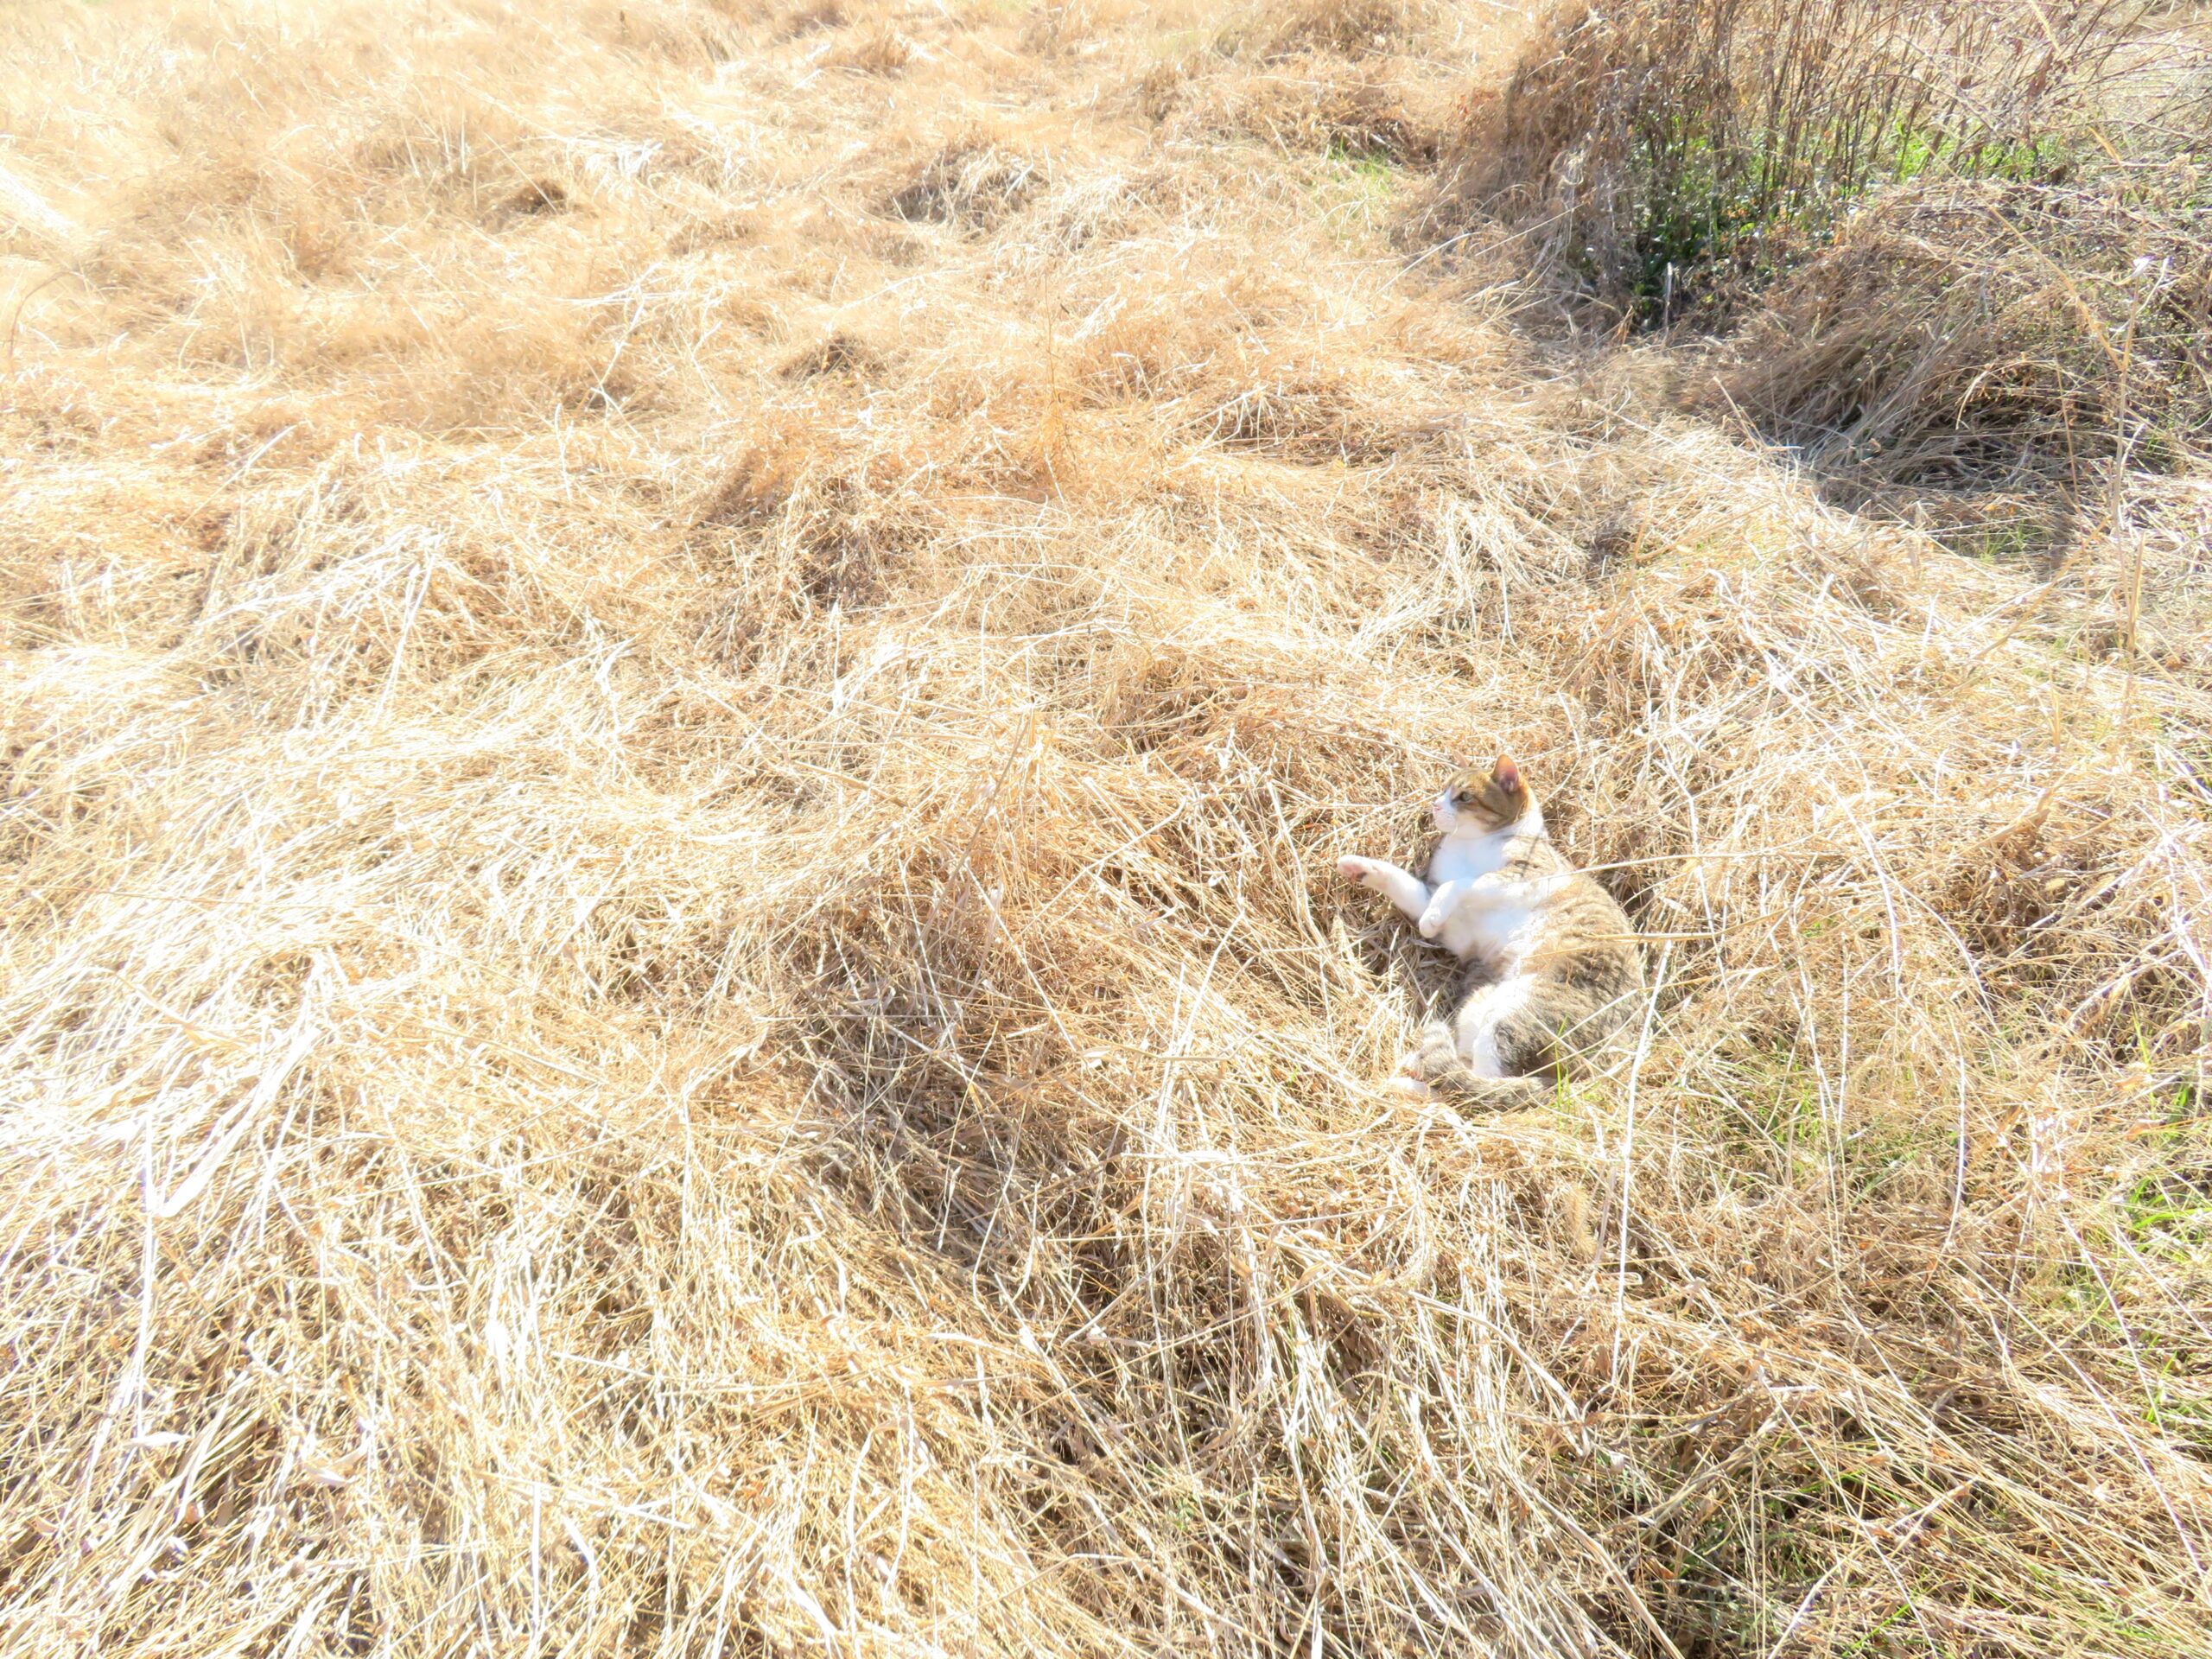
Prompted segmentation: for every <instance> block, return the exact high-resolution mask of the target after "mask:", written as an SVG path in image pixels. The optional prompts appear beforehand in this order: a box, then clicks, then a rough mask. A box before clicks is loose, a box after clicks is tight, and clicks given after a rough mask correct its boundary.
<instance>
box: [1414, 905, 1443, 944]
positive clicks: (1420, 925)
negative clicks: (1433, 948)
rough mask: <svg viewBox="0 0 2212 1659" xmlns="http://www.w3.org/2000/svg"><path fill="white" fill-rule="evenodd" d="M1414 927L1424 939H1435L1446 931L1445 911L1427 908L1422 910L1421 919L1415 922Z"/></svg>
mask: <svg viewBox="0 0 2212 1659" xmlns="http://www.w3.org/2000/svg"><path fill="white" fill-rule="evenodd" d="M1414 929H1415V931H1418V932H1419V933H1420V934H1421V938H1424V939H1433V938H1435V937H1436V936H1437V935H1438V934H1440V933H1441V932H1442V931H1444V912H1442V911H1440V910H1425V911H1423V912H1421V920H1419V921H1418V922H1416V923H1414Z"/></svg>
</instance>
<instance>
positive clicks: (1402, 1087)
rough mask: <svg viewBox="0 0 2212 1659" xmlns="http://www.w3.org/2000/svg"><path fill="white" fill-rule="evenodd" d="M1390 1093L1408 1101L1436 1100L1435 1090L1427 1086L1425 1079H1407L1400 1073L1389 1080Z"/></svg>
mask: <svg viewBox="0 0 2212 1659" xmlns="http://www.w3.org/2000/svg"><path fill="white" fill-rule="evenodd" d="M1390 1092H1391V1093H1392V1094H1394V1095H1402V1096H1405V1097H1406V1098H1407V1099H1408V1100H1434V1099H1435V1098H1436V1090H1433V1089H1432V1088H1430V1087H1429V1086H1428V1084H1427V1080H1426V1079H1424V1078H1421V1077H1408V1076H1406V1075H1405V1073H1403V1072H1400V1073H1399V1074H1398V1075H1397V1076H1396V1077H1393V1078H1391V1079H1390Z"/></svg>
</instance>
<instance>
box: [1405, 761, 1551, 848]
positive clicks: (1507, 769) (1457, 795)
mask: <svg viewBox="0 0 2212 1659" xmlns="http://www.w3.org/2000/svg"><path fill="white" fill-rule="evenodd" d="M1535 810H1536V798H1535V796H1534V795H1531V794H1530V793H1529V780H1528V779H1526V778H1523V777H1522V775H1521V768H1520V767H1519V766H1516V765H1515V764H1514V761H1513V757H1512V756H1511V755H1507V754H1501V755H1499V756H1498V757H1497V765H1496V766H1492V767H1491V768H1490V769H1489V770H1488V771H1487V772H1485V771H1484V770H1483V769H1482V768H1481V767H1479V766H1477V767H1471V768H1470V769H1469V770H1467V771H1465V772H1461V773H1460V774H1459V776H1458V777H1457V778H1454V779H1452V782H1451V785H1450V786H1449V787H1448V788H1446V790H1445V791H1444V792H1443V793H1442V794H1441V795H1440V796H1438V797H1437V798H1436V804H1435V805H1434V806H1433V807H1432V808H1430V811H1431V812H1432V813H1433V815H1434V817H1435V819H1436V827H1437V828H1438V829H1441V830H1442V831H1443V832H1444V833H1445V834H1446V835H1447V836H1449V835H1478V836H1482V835H1488V834H1490V833H1491V832H1492V831H1493V830H1497V829H1506V828H1508V827H1509V826H1510V825H1513V824H1516V823H1521V822H1522V820H1523V819H1524V818H1526V817H1529V815H1530V814H1531V813H1532V812H1534V811H1535ZM1539 822H1540V823H1541V820H1539Z"/></svg>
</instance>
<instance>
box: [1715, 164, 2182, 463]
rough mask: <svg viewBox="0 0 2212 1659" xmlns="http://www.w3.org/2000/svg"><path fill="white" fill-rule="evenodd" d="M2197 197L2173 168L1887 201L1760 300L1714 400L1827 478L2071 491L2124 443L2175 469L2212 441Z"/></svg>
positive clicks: (1971, 186)
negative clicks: (2044, 477) (2050, 481)
mask: <svg viewBox="0 0 2212 1659" xmlns="http://www.w3.org/2000/svg"><path fill="white" fill-rule="evenodd" d="M2160 186H2163V188H2158V187H2160ZM2196 194H2197V178H2196V170H2195V169H2194V168H2170V169H2168V170H2167V173H2166V175H2165V176H2164V177H2163V178H2157V177H2156V176H2155V175H2154V177H2153V179H2151V180H2143V179H2139V180H2137V181H2133V188H2130V189H2128V190H2127V191H2125V192H2123V191H2121V190H2119V189H2115V188H2095V187H2065V186H2050V185H2045V186H2037V185H2028V184H2000V183H1995V182H1980V183H1966V182H1961V183H1957V184H1953V185H1950V186H1948V187H1943V188H1936V189H1928V190H1919V191H1911V192H1900V193H1897V194H1893V195H1886V196H1884V197H1882V198H1880V199H1878V200H1876V201H1875V202H1874V203H1872V205H1870V206H1869V207H1867V208H1866V210H1865V211H1864V212H1863V213H1860V214H1859V215H1857V216H1856V217H1855V218H1854V219H1853V220H1852V221H1851V222H1849V223H1848V224H1847V225H1846V226H1844V227H1843V229H1842V230H1841V231H1840V232H1839V233H1838V235H1837V237H1836V238H1835V241H1834V245H1832V246H1830V247H1828V248H1826V249H1824V250H1823V251H1821V254H1820V255H1819V256H1818V257H1816V258H1815V259H1814V260H1813V261H1812V262H1811V263H1810V264H1808V265H1807V266H1806V267H1805V268H1804V269H1803V270H1800V271H1798V272H1796V274H1795V275H1793V276H1792V277H1790V278H1789V279H1788V280H1787V281H1785V282H1784V283H1783V284H1782V285H1781V286H1780V287H1779V288H1777V289H1776V290H1775V291H1773V292H1772V293H1770V295H1768V296H1766V298H1765V300H1764V302H1763V304H1762V305H1761V307H1760V308H1759V309H1758V312H1757V313H1756V314H1755V315H1754V316H1753V317H1752V319H1751V321H1750V322H1749V323H1748V325H1747V326H1746V327H1745V328H1744V330H1743V331H1742V332H1741V334H1739V335H1738V338H1737V340H1735V341H1734V342H1733V343H1732V350H1731V352H1730V353H1729V355H1730V357H1731V359H1732V363H1731V365H1730V366H1729V367H1727V368H1726V370H1724V371H1723V372H1721V373H1720V374H1719V377H1718V378H1717V385H1716V389H1717V390H1718V391H1720V392H1722V393H1723V394H1724V395H1725V396H1726V398H1728V399H1731V400H1732V401H1733V402H1734V403H1735V404H1737V405H1738V407H1739V408H1741V409H1743V410H1745V412H1747V413H1749V414H1751V415H1752V416H1754V417H1755V418H1757V419H1758V421H1759V423H1760V424H1761V426H1762V428H1763V429H1765V430H1768V431H1770V432H1772V433H1774V434H1775V435H1777V436H1779V437H1781V438H1783V440H1784V441H1785V442H1790V443H1792V444H1795V445H1797V446H1799V447H1800V448H1801V450H1802V453H1803V454H1805V456H1806V457H1807V458H1808V461H1810V462H1811V463H1812V464H1814V465H1815V466H1817V467H1823V468H1828V469H1834V470H1836V471H1838V472H1848V473H1853V474H1860V475H1864V476H1866V477H1868V478H1870V479H1878V480H1906V481H1911V482H1916V483H1942V482H1946V481H1976V482H1980V481H1985V480H1996V481H1999V482H2000V483H2004V482H2010V483H2012V484H2015V485H2017V483H2018V481H2019V480H2021V479H2022V478H2024V477H2025V476H2029V475H2031V474H2039V473H2040V474H2053V475H2056V476H2057V477H2059V478H2062V479H2064V480H2068V481H2069V482H2071V483H2074V484H2075V485H2077V486H2078V485H2081V484H2084V483H2087V482H2088V481H2090V480H2088V477H2087V476H2086V470H2087V469H2088V467H2089V466H2090V465H2091V463H2093V462H2096V461H2103V460H2105V459H2107V457H2109V456H2110V454H2112V452H2113V447H2114V445H2115V444H2120V445H2124V446H2125V447H2126V448H2127V449H2128V451H2129V453H2130V455H2131V458H2133V460H2135V461H2139V462H2140V463H2142V464H2145V465H2149V466H2153V467H2160V468H2164V469H2171V468H2172V467H2174V466H2176V465H2177V461H2178V460H2179V458H2180V456H2181V455H2183V454H2185V453H2187V452H2190V451H2192V450H2196V449H2200V448H2202V446H2203V445H2204V443H2205V442H2206V440H2207V439H2208V437H2212V398H2208V396H2207V391H2208V382H2207V380H2206V378H2205V370H2206V367H2207V364H2206V360H2205V359H2204V356H2203V346H2204V341H2205V340H2206V338H2207V333H2208V329H2212V252H2208V250H2212V240H2208V238H2207V232H2208V231H2212V220H2208V215H2207V211H2206V209H2205V208H2204V207H2201V206H2196V205H2193V204H2194V198H2195V197H2196ZM1715 401H1716V402H1717V401H1718V399H1716V400H1715Z"/></svg>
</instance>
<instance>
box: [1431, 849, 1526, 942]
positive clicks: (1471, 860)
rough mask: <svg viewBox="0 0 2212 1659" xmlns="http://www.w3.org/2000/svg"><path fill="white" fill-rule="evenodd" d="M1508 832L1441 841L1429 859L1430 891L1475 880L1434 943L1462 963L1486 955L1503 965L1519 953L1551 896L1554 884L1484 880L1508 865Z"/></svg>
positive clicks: (1451, 911)
mask: <svg viewBox="0 0 2212 1659" xmlns="http://www.w3.org/2000/svg"><path fill="white" fill-rule="evenodd" d="M1511 840H1512V836H1511V834H1510V832H1508V833H1505V834H1500V835H1491V836H1446V837H1445V838H1444V839H1443V840H1442V841H1440V842H1438V843H1437V848H1436V852H1435V854H1434V855H1433V856H1432V857H1431V858H1430V860H1429V861H1428V881H1429V886H1430V887H1431V888H1432V889H1435V888H1440V887H1444V886H1446V884H1447V883H1450V882H1453V881H1461V882H1468V881H1471V882H1475V883H1477V885H1476V887H1474V889H1473V890H1472V891H1471V892H1470V893H1466V894H1465V895H1464V896H1463V897H1462V898H1461V899H1459V902H1458V903H1457V904H1455V905H1453V906H1452V907H1451V909H1450V910H1448V911H1447V912H1446V914H1445V918H1444V925H1443V927H1442V929H1441V930H1440V931H1439V932H1438V933H1437V935H1436V941H1435V942H1436V943H1437V944H1440V945H1442V946H1444V947H1445V949H1446V950H1449V951H1451V952H1452V955H1453V956H1455V957H1459V960H1460V961H1462V962H1469V961H1472V960H1474V959H1475V958H1477V957H1482V958H1484V960H1487V961H1489V962H1491V963H1495V964H1497V965H1498V966H1500V967H1505V966H1507V965H1509V959H1510V958H1511V957H1514V956H1516V954H1517V953H1518V950H1519V948H1520V946H1521V944H1522V943H1523V941H1524V938H1525V937H1526V935H1527V934H1528V933H1529V930H1530V928H1531V925H1532V924H1533V923H1534V922H1535V919H1536V912H1537V910H1538V908H1539V906H1541V903H1542V901H1543V900H1544V899H1545V898H1546V897H1548V894H1549V887H1550V884H1549V883H1548V882H1546V881H1543V880H1534V881H1503V882H1501V881H1497V880H1489V881H1484V880H1481V878H1483V877H1484V876H1495V875H1496V874H1497V871H1498V869H1499V868H1501V867H1503V864H1504V862H1505V857H1506V849H1507V847H1508V844H1509V843H1510V841H1511Z"/></svg>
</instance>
